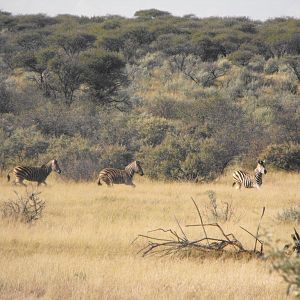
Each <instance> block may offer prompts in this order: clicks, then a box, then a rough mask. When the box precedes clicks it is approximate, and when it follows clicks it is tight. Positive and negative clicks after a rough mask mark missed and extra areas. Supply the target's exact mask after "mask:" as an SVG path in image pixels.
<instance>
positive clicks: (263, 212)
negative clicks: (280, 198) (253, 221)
mask: <svg viewBox="0 0 300 300" xmlns="http://www.w3.org/2000/svg"><path fill="white" fill-rule="evenodd" d="M265 210H266V207H265V206H264V207H263V210H262V214H261V217H260V220H259V223H258V226H257V230H256V237H255V244H254V252H255V251H256V245H257V240H258V232H259V228H260V223H261V220H262V218H263V216H264V214H265Z"/></svg>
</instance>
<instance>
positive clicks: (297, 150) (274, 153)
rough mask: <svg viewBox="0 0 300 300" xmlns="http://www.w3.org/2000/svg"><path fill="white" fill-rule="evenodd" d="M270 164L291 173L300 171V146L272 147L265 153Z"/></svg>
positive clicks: (283, 145)
mask: <svg viewBox="0 0 300 300" xmlns="http://www.w3.org/2000/svg"><path fill="white" fill-rule="evenodd" d="M264 155H265V157H266V159H267V161H268V163H269V164H272V165H273V166H275V167H277V168H280V169H283V170H289V171H300V144H294V143H291V144H279V145H276V144H275V145H270V146H268V148H267V149H266V151H265V152H264Z"/></svg>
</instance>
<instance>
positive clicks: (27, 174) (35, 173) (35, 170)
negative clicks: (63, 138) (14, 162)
mask: <svg viewBox="0 0 300 300" xmlns="http://www.w3.org/2000/svg"><path fill="white" fill-rule="evenodd" d="M12 171H13V173H14V175H15V177H16V180H15V182H14V183H15V184H17V183H19V184H21V185H24V186H26V184H25V183H24V182H23V181H24V180H28V181H35V182H37V183H38V185H40V184H41V183H43V184H45V185H47V184H46V182H45V180H46V179H47V177H48V176H49V174H50V173H51V172H52V171H55V172H57V173H58V174H60V173H61V169H60V168H59V165H58V162H57V160H56V159H53V160H50V161H49V162H48V163H47V164H45V165H42V166H41V167H26V166H17V167H15V168H14V169H13V170H12ZM10 172H11V171H9V172H8V174H7V180H8V181H10V175H9V173H10Z"/></svg>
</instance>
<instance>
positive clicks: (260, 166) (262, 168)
mask: <svg viewBox="0 0 300 300" xmlns="http://www.w3.org/2000/svg"><path fill="white" fill-rule="evenodd" d="M265 163H266V161H265V160H259V161H258V162H257V166H256V169H255V172H257V173H261V174H267V169H266V166H265Z"/></svg>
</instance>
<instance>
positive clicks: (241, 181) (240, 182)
mask: <svg viewBox="0 0 300 300" xmlns="http://www.w3.org/2000/svg"><path fill="white" fill-rule="evenodd" d="M263 174H267V169H266V167H265V161H264V160H259V161H258V163H257V166H256V168H255V170H254V175H251V174H248V173H246V172H244V171H235V172H234V173H233V180H234V182H233V184H232V186H235V184H237V188H238V189H240V188H241V186H243V187H245V188H257V189H259V188H260V186H261V185H262V175H263Z"/></svg>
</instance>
